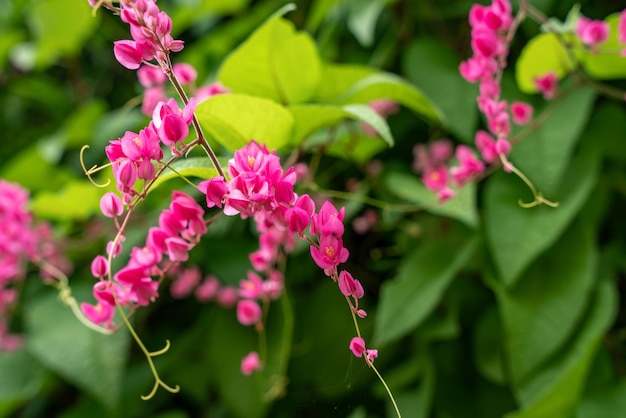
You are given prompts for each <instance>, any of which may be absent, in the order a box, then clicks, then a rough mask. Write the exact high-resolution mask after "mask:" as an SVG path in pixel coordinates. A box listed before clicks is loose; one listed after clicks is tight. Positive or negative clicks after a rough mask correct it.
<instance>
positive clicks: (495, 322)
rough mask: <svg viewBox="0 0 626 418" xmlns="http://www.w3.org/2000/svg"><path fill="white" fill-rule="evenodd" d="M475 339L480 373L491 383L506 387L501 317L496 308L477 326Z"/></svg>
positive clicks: (493, 307)
mask: <svg viewBox="0 0 626 418" xmlns="http://www.w3.org/2000/svg"><path fill="white" fill-rule="evenodd" d="M473 338H474V341H473V343H474V350H473V352H474V362H475V363H476V367H477V368H478V371H480V373H481V374H482V375H483V376H484V377H485V378H487V379H489V380H490V381H492V382H494V383H497V384H500V385H504V384H506V374H505V370H504V347H503V345H504V344H503V339H504V336H503V332H502V324H501V321H500V316H499V315H498V310H497V309H496V307H495V306H490V307H489V308H487V311H485V312H484V313H483V314H482V315H481V317H480V318H479V319H478V322H477V324H476V330H475V332H474V335H473Z"/></svg>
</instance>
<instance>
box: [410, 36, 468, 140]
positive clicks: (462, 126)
mask: <svg viewBox="0 0 626 418" xmlns="http://www.w3.org/2000/svg"><path fill="white" fill-rule="evenodd" d="M402 68H403V72H404V74H406V76H407V77H408V78H409V80H411V82H412V83H413V84H415V85H416V86H417V87H418V88H419V89H421V90H422V91H423V92H424V94H425V95H426V96H427V97H428V98H429V99H430V100H432V102H433V103H434V104H435V105H436V106H437V107H439V109H441V111H442V112H443V115H444V117H445V122H444V124H445V125H446V126H447V128H448V129H450V131H451V132H452V133H454V134H456V135H458V136H459V137H461V138H462V139H463V140H464V141H466V142H473V139H474V133H475V129H476V123H477V122H478V107H477V106H476V96H478V87H477V86H476V85H475V84H471V83H468V82H467V81H466V80H464V79H463V77H461V74H460V73H459V59H458V57H457V55H456V54H455V53H454V52H453V51H451V50H450V49H449V48H448V47H447V46H446V45H444V44H443V43H441V42H439V41H436V40H433V39H425V38H422V39H416V40H415V41H414V42H413V43H411V45H410V46H409V48H408V49H407V51H406V52H405V54H404V55H403V57H402Z"/></svg>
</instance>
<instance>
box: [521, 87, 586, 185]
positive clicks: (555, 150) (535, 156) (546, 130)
mask: <svg viewBox="0 0 626 418" xmlns="http://www.w3.org/2000/svg"><path fill="white" fill-rule="evenodd" d="M595 98H596V93H595V91H594V90H593V89H591V88H580V89H577V90H576V91H575V92H573V93H572V94H571V95H569V96H567V97H566V98H564V99H563V100H561V101H560V102H559V103H558V104H557V105H556V107H555V108H554V109H553V110H552V111H551V113H550V116H549V117H548V119H546V120H545V121H544V122H543V123H542V124H541V126H540V127H539V128H538V129H537V130H536V131H535V132H533V133H531V134H530V135H528V136H527V137H526V138H525V139H524V140H523V141H522V142H520V143H519V144H517V145H516V146H515V147H514V148H513V152H512V153H511V161H512V162H513V164H515V165H516V166H517V167H518V168H519V169H520V170H521V171H522V172H524V173H525V174H526V175H527V176H528V177H530V178H531V179H532V181H533V183H534V184H535V186H536V187H537V188H538V189H539V190H541V191H542V192H543V193H544V194H550V193H552V192H554V191H555V190H556V187H557V186H558V185H559V182H560V181H561V179H562V178H563V173H564V172H565V169H566V168H567V166H568V165H569V162H570V158H571V154H572V151H573V149H574V146H575V145H576V143H577V142H578V140H579V138H580V137H581V134H582V132H583V129H584V128H585V125H586V124H587V120H588V119H589V115H590V114H591V111H592V109H593V103H594V100H595Z"/></svg>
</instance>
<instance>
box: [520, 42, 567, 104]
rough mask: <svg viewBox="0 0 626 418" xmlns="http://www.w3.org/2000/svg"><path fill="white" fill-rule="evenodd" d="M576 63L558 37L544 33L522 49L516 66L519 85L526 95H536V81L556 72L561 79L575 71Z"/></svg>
mask: <svg viewBox="0 0 626 418" xmlns="http://www.w3.org/2000/svg"><path fill="white" fill-rule="evenodd" d="M574 66H575V64H574V62H573V61H572V59H571V57H570V56H569V55H568V54H567V52H566V50H565V48H564V47H563V46H562V45H561V43H560V42H559V40H558V38H557V37H556V35H554V34H551V33H542V34H540V35H537V36H535V37H534V38H532V39H531V40H530V41H529V42H528V43H527V44H526V46H525V47H524V49H522V53H521V54H520V57H519V59H518V60H517V64H516V66H515V78H516V79H517V85H518V86H519V88H520V90H521V91H523V92H524V93H536V92H537V91H538V90H537V88H536V87H535V84H534V81H533V80H534V79H535V78H536V77H540V76H543V75H545V74H546V73H548V72H554V73H555V74H556V75H557V76H558V77H559V78H561V77H563V76H564V75H565V74H566V73H568V72H569V71H571V70H572V69H574Z"/></svg>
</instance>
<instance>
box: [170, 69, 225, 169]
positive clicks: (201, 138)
mask: <svg viewBox="0 0 626 418" xmlns="http://www.w3.org/2000/svg"><path fill="white" fill-rule="evenodd" d="M163 71H164V72H165V74H166V75H167V78H169V80H170V82H171V83H172V85H173V86H174V89H176V92H177V93H178V95H179V96H180V98H181V100H182V101H183V103H185V105H186V104H187V103H189V98H188V97H187V93H185V89H183V86H182V85H181V84H180V81H179V80H178V77H176V74H174V71H172V68H171V66H167V67H165V68H164V70H163ZM191 123H192V125H193V129H194V130H195V131H196V136H197V137H198V138H197V139H196V141H197V143H198V144H199V145H200V146H201V147H202V149H204V152H206V154H207V155H208V156H209V158H210V159H211V162H212V163H213V165H214V166H215V169H216V170H217V172H218V174H219V175H220V176H222V177H223V178H226V176H225V175H224V170H222V166H221V165H220V162H219V161H218V159H217V155H215V152H214V151H213V148H211V146H210V145H209V143H208V142H207V140H206V138H205V136H204V132H202V127H201V126H200V122H198V118H197V117H196V112H194V113H193V116H192V119H191Z"/></svg>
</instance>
